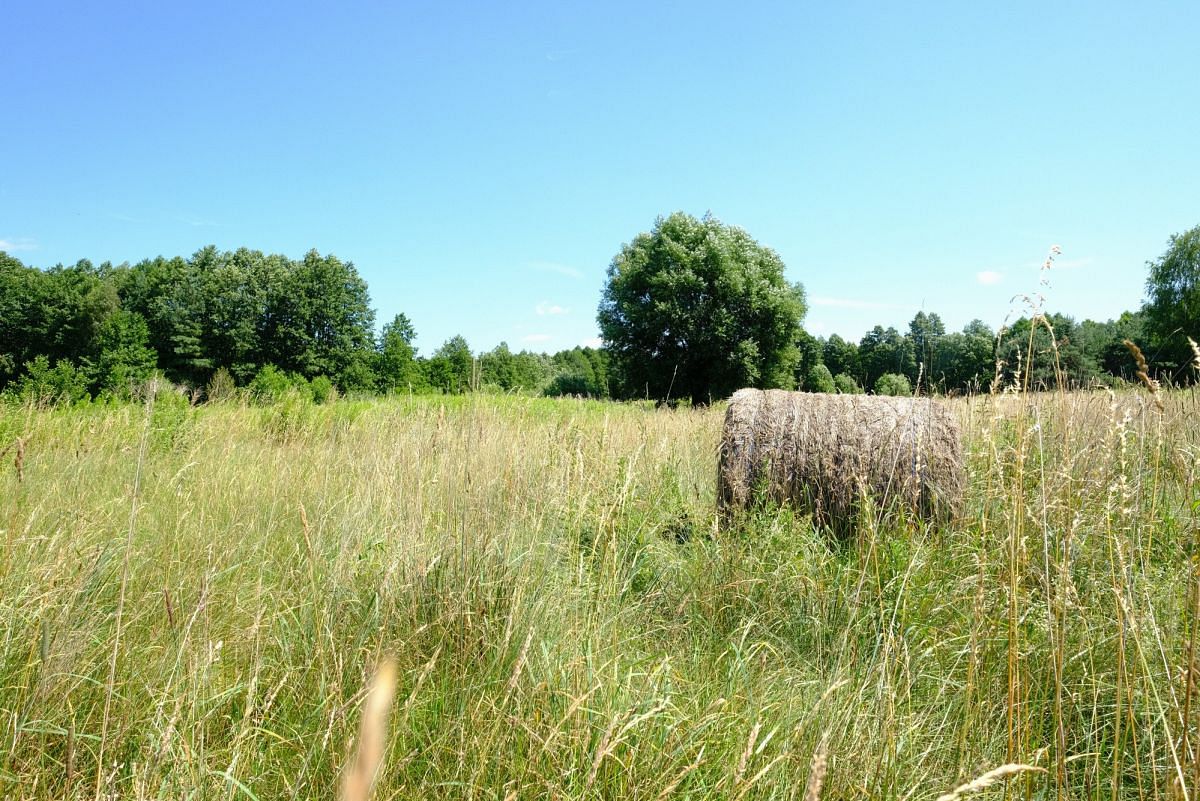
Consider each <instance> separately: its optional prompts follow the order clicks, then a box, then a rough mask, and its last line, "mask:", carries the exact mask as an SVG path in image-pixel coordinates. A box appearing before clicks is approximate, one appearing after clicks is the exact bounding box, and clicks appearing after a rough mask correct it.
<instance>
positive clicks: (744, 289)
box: [597, 212, 805, 403]
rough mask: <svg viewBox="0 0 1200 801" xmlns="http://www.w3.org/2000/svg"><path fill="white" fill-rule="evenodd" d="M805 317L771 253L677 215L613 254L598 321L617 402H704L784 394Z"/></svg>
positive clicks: (797, 291)
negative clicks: (775, 390) (769, 390)
mask: <svg viewBox="0 0 1200 801" xmlns="http://www.w3.org/2000/svg"><path fill="white" fill-rule="evenodd" d="M804 312H805V302H804V292H803V289H802V288H801V286H800V284H791V283H788V281H787V280H786V279H785V278H784V265H783V262H782V261H781V260H780V258H779V256H778V255H777V254H776V253H775V252H774V251H773V250H771V249H770V248H766V247H763V246H762V245H760V244H759V243H758V242H756V241H755V240H754V239H753V238H752V237H751V236H750V235H749V234H748V233H746V232H745V231H743V230H742V229H740V228H736V227H733V226H727V225H723V224H722V223H721V222H720V221H718V220H716V219H714V218H713V217H712V216H711V215H709V216H705V217H704V218H703V219H696V218H695V217H692V216H690V215H688V214H684V213H682V212H677V213H675V214H672V215H671V216H669V217H660V218H659V219H658V220H657V221H656V223H655V225H654V229H653V230H652V231H651V232H650V233H643V234H639V235H638V236H637V237H635V238H634V239H633V241H632V242H630V243H628V244H626V245H624V246H623V247H622V248H621V251H620V253H618V254H617V255H616V257H615V258H614V259H613V261H612V264H611V265H610V266H609V268H608V283H607V285H606V286H605V289H604V294H603V297H602V299H601V301H600V308H599V312H598V315H597V319H598V321H599V324H600V332H601V335H602V337H603V339H604V341H605V343H606V345H607V348H608V350H609V353H610V355H611V359H612V364H611V368H610V369H611V375H612V377H613V378H614V379H615V380H616V381H615V383H616V384H617V386H616V387H614V389H616V390H617V391H618V392H619V393H620V394H623V395H624V396H626V397H630V396H640V395H643V394H645V395H647V396H649V397H651V398H655V399H657V400H666V399H669V398H690V399H691V400H692V402H693V403H706V402H708V401H710V400H715V399H718V398H723V397H727V396H728V395H730V394H731V393H733V392H734V391H735V390H737V389H738V388H740V387H746V386H754V387H785V388H788V387H791V386H792V385H793V382H794V372H793V371H794V369H795V366H796V360H797V351H796V341H797V337H798V335H799V333H800V322H801V319H802V318H803V316H804Z"/></svg>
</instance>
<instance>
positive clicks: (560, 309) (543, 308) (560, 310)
mask: <svg viewBox="0 0 1200 801" xmlns="http://www.w3.org/2000/svg"><path fill="white" fill-rule="evenodd" d="M536 311H537V313H538V315H540V316H542V317H544V316H546V315H547V314H566V313H567V312H569V311H571V310H570V309H568V308H566V307H565V306H559V305H558V304H557V303H546V302H545V301H542V302H541V303H539V304H538V305H537V309H536Z"/></svg>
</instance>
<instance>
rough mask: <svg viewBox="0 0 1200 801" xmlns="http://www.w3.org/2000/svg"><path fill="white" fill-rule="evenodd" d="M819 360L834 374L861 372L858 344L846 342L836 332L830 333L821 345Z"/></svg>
mask: <svg viewBox="0 0 1200 801" xmlns="http://www.w3.org/2000/svg"><path fill="white" fill-rule="evenodd" d="M821 361H822V362H823V363H824V364H825V366H826V367H828V368H829V372H831V373H833V374H834V375H838V374H839V373H845V374H846V375H848V376H857V375H861V374H862V366H861V364H860V363H859V358H858V345H857V344H856V343H854V342H847V341H846V340H844V339H842V338H841V337H840V336H838V335H837V334H831V335H830V337H829V339H828V340H827V341H826V342H825V343H824V345H823V346H822V352H821ZM856 383H857V382H856Z"/></svg>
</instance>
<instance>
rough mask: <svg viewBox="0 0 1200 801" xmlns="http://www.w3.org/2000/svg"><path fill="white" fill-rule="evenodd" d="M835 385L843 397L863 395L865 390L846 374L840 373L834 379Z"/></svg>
mask: <svg viewBox="0 0 1200 801" xmlns="http://www.w3.org/2000/svg"><path fill="white" fill-rule="evenodd" d="M833 385H834V387H836V388H837V391H838V392H840V393H841V394H843V395H861V394H862V391H863V388H862V387H860V386H859V385H858V382H857V381H855V380H854V378H853V377H852V376H850V375H847V374H846V373H838V374H837V375H835V376H834V377H833Z"/></svg>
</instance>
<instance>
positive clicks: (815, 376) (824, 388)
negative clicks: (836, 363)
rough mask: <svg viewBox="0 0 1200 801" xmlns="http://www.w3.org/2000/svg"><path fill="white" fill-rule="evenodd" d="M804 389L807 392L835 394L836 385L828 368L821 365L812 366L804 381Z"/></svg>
mask: <svg viewBox="0 0 1200 801" xmlns="http://www.w3.org/2000/svg"><path fill="white" fill-rule="evenodd" d="M804 389H805V391H807V392H837V391H838V389H837V384H836V383H834V380H833V375H832V374H831V373H830V372H829V368H828V367H826V366H825V365H823V364H817V365H814V366H813V368H812V369H811V370H809V371H808V375H807V376H806V377H805V379H804Z"/></svg>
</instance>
